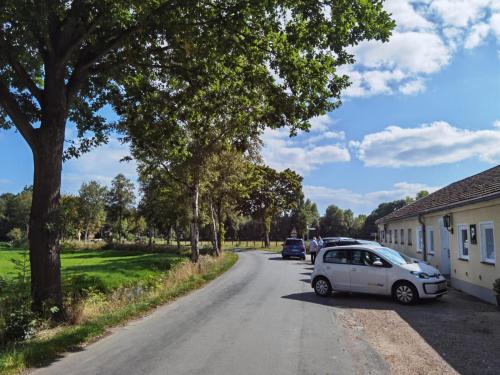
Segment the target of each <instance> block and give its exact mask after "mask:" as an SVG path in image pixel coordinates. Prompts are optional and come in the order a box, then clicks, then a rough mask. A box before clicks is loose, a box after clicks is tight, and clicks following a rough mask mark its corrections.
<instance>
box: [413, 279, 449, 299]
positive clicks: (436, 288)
mask: <svg viewBox="0 0 500 375" xmlns="http://www.w3.org/2000/svg"><path fill="white" fill-rule="evenodd" d="M418 289H419V290H418V294H419V297H420V298H435V297H439V296H442V295H443V294H446V293H448V281H447V280H446V279H444V280H439V281H435V282H432V281H431V282H428V281H426V282H422V283H421V284H420V285H419V286H418Z"/></svg>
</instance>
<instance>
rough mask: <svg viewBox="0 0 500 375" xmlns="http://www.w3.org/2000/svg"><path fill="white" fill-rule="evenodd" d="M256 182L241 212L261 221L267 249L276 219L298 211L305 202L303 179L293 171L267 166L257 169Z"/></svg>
mask: <svg viewBox="0 0 500 375" xmlns="http://www.w3.org/2000/svg"><path fill="white" fill-rule="evenodd" d="M253 176H254V178H255V181H254V183H253V186H252V188H251V190H250V192H249V194H248V197H244V198H243V199H242V201H241V202H240V210H241V211H242V212H243V213H244V214H247V215H251V216H253V217H254V218H258V219H259V220H260V221H261V224H262V234H263V237H264V244H265V246H266V247H269V246H270V238H269V233H270V232H271V223H272V219H273V217H275V216H277V215H281V214H284V213H290V211H291V210H292V209H294V208H296V207H297V203H298V202H299V201H300V200H301V199H302V197H303V194H302V177H301V176H299V175H298V174H297V173H295V172H294V171H291V170H290V169H285V170H284V171H282V172H278V171H276V170H274V169H272V168H269V167H266V166H257V167H256V171H255V173H254V174H253Z"/></svg>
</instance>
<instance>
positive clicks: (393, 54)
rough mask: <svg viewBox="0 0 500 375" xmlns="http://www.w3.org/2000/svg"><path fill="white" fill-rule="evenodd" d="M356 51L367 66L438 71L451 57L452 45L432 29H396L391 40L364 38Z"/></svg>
mask: <svg viewBox="0 0 500 375" xmlns="http://www.w3.org/2000/svg"><path fill="white" fill-rule="evenodd" d="M354 52H355V55H356V57H357V58H358V59H360V61H361V62H362V64H363V65H364V66H366V67H369V68H391V69H394V68H399V69H401V70H402V71H405V72H408V73H435V72H437V71H439V70H440V69H441V68H442V67H443V66H444V65H446V64H447V63H448V61H449V59H450V51H449V49H448V47H447V46H446V45H445V44H444V42H443V41H442V40H441V38H440V37H439V36H438V35H437V34H435V33H432V32H415V31H408V32H394V33H393V35H392V37H391V38H390V40H389V42H387V43H383V44H381V43H380V42H376V41H368V42H362V43H360V44H359V45H358V46H357V47H356V48H355V49H354Z"/></svg>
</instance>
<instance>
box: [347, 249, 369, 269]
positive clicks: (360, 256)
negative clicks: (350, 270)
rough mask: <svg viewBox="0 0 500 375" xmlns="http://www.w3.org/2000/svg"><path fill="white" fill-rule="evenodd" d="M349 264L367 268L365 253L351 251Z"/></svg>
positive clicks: (362, 251)
mask: <svg viewBox="0 0 500 375" xmlns="http://www.w3.org/2000/svg"><path fill="white" fill-rule="evenodd" d="M351 263H352V264H354V265H356V266H369V264H368V259H367V254H366V251H364V250H352V251H351Z"/></svg>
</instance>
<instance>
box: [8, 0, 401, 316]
mask: <svg viewBox="0 0 500 375" xmlns="http://www.w3.org/2000/svg"><path fill="white" fill-rule="evenodd" d="M0 25H1V26H0V52H1V53H0V127H1V128H10V127H15V128H16V129H17V130H18V132H19V133H20V134H21V136H22V137H23V138H24V139H25V141H26V143H27V144H28V146H29V147H30V149H31V151H32V153H33V160H34V180H33V193H32V194H33V199H32V205H31V212H30V219H29V247H30V265H31V289H32V296H33V309H34V310H35V311H41V310H42V306H43V305H44V303H50V304H53V305H54V306H57V307H62V292H61V273H60V256H59V254H60V244H59V242H60V239H61V227H60V225H59V222H58V220H59V217H60V216H59V212H60V202H61V197H60V187H61V171H62V164H63V157H77V156H79V155H80V154H81V153H82V152H87V151H90V149H91V148H92V147H94V146H96V145H99V144H101V143H104V142H106V141H107V139H108V137H109V135H110V132H111V131H112V130H116V129H118V130H120V131H122V132H124V133H125V134H126V136H127V139H128V140H129V141H130V143H131V145H132V154H133V157H135V158H136V159H137V160H138V161H139V164H140V168H141V174H149V173H151V174H156V175H157V178H166V176H169V181H175V182H176V183H178V184H180V185H179V186H183V189H184V191H185V192H187V194H188V195H189V209H190V211H191V216H192V217H191V223H190V226H191V247H192V253H193V256H192V258H193V261H196V260H197V254H198V250H197V243H198V241H197V238H198V235H197V233H198V217H199V202H200V201H199V197H200V193H201V186H202V184H203V183H204V182H203V181H206V174H205V171H206V170H207V164H206V163H208V162H209V160H211V158H212V157H213V156H215V155H219V154H223V153H224V152H231V151H233V150H239V151H241V152H247V150H248V148H249V145H250V144H252V140H255V139H257V138H258V136H259V134H260V133H261V132H262V130H263V129H264V128H265V127H273V128H278V127H284V126H288V127H289V128H290V129H291V132H292V133H294V132H296V131H297V130H299V129H302V130H306V129H308V127H309V122H308V120H309V119H310V118H311V117H314V116H317V115H321V114H323V113H325V112H327V111H331V110H333V109H334V108H336V107H337V106H338V105H340V100H339V98H340V93H341V91H342V90H343V89H344V88H346V87H347V86H348V84H349V80H348V77H347V76H344V75H342V74H339V73H338V70H337V69H338V68H339V67H341V66H343V65H346V64H350V63H353V56H352V55H351V54H350V53H349V48H350V47H352V46H354V45H356V44H357V43H359V42H361V41H363V40H371V39H376V40H382V41H386V40H387V39H388V37H389V35H390V32H391V30H392V28H393V27H394V22H393V21H392V20H391V19H390V17H389V14H388V13H387V12H385V11H384V9H383V7H382V1H379V0H369V1H366V0H341V1H335V2H329V3H324V2H319V1H314V0H307V1H303V0H300V1H298V0H297V1H295V0H292V1H267V0H266V1H251V2H248V1H240V0H233V1H226V0H224V1H219V0H208V1H190V0H182V1H176V0H174V1H166V0H128V1H117V2H107V1H100V0H72V1H62V0H57V1H50V2H48V1H39V2H35V3H33V2H31V1H18V0H7V1H3V2H1V4H0ZM106 106H107V107H112V108H113V109H114V112H115V113H116V114H117V115H118V120H117V121H109V119H107V118H104V117H103V116H102V111H101V109H103V108H105V107H106ZM69 121H71V122H72V123H73V124H75V126H76V127H77V130H78V135H79V140H76V141H73V143H72V144H71V145H70V147H67V148H66V149H65V130H66V126H67V124H68V122H69ZM272 194H273V192H272V191H270V192H268V195H272ZM247 208H248V209H249V210H250V211H251V212H257V211H260V212H262V211H261V210H262V207H260V208H259V209H258V207H256V206H253V207H252V206H248V207H247ZM273 212H274V209H273V208H269V209H268V210H266V212H262V215H263V217H265V218H268V217H269V216H270V215H272V213H273ZM266 220H267V219H266ZM54 311H61V309H55V310H54Z"/></svg>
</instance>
